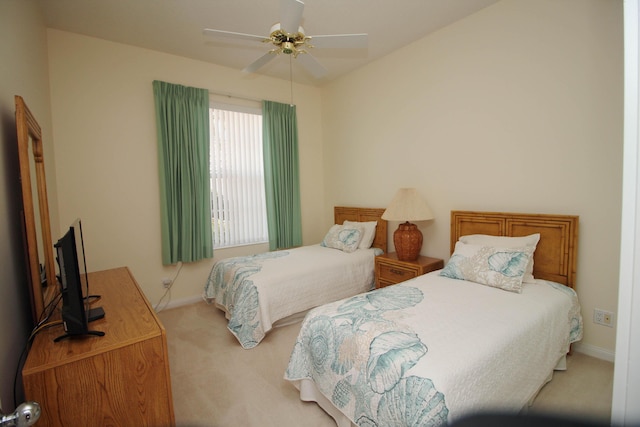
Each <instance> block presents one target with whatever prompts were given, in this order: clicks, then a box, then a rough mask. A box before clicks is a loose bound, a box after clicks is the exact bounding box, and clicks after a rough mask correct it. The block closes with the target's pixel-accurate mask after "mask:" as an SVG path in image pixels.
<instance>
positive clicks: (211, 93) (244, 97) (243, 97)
mask: <svg viewBox="0 0 640 427" xmlns="http://www.w3.org/2000/svg"><path fill="white" fill-rule="evenodd" d="M209 94H210V95H218V96H226V97H227V98H236V99H243V100H245V101H253V102H262V101H263V100H262V99H258V98H250V97H247V96H240V95H234V94H232V93H225V92H216V91H213V90H210V91H209Z"/></svg>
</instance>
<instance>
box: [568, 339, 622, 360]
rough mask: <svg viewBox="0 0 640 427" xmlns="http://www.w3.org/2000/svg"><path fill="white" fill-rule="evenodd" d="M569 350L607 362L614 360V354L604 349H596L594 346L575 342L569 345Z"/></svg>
mask: <svg viewBox="0 0 640 427" xmlns="http://www.w3.org/2000/svg"><path fill="white" fill-rule="evenodd" d="M571 349H572V350H574V351H577V352H578V353H582V354H586V355H587V356H591V357H595V358H596V359H602V360H606V361H607V362H614V361H615V358H616V354H615V352H613V351H611V350H607V349H605V348H601V347H596V346H595V345H590V344H583V343H580V342H577V343H573V344H571Z"/></svg>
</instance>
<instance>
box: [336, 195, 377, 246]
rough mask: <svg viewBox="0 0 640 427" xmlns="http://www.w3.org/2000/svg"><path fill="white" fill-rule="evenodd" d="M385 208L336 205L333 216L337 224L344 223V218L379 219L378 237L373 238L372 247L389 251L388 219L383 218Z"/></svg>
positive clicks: (352, 219) (362, 220) (363, 220)
mask: <svg viewBox="0 0 640 427" xmlns="http://www.w3.org/2000/svg"><path fill="white" fill-rule="evenodd" d="M384 211H385V209H384V208H352V207H344V206H335V207H334V208H333V218H334V223H335V224H342V222H343V221H344V220H348V221H358V222H367V221H377V222H378V225H377V226H376V237H375V238H374V239H373V244H372V245H371V247H372V248H380V249H382V250H383V251H384V252H385V253H386V252H387V221H386V220H384V219H382V218H381V217H382V214H383V213H384Z"/></svg>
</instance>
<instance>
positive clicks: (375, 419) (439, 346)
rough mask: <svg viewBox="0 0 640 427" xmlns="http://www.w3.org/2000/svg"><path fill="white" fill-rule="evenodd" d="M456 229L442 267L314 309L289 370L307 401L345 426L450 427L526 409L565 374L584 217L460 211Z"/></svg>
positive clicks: (574, 326)
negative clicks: (446, 426) (559, 374)
mask: <svg viewBox="0 0 640 427" xmlns="http://www.w3.org/2000/svg"><path fill="white" fill-rule="evenodd" d="M451 230H452V233H451V248H452V252H453V255H452V257H451V259H450V260H449V262H448V263H447V265H446V266H445V268H444V269H443V270H440V271H435V272H432V273H428V274H426V275H423V276H420V277H417V278H415V279H412V280H409V281H406V282H403V283H400V284H397V285H394V286H390V287H386V288H383V289H379V290H376V291H374V292H369V293H366V294H361V295H357V296H354V297H351V298H347V299H344V300H341V301H337V302H334V303H331V304H327V305H324V306H322V307H318V308H316V309H314V310H312V311H310V312H309V314H308V315H307V316H306V318H305V320H304V322H303V324H302V327H301V330H300V333H299V335H298V338H297V341H296V343H295V346H294V348H293V351H292V354H291V358H290V361H289V365H288V367H287V370H286V373H285V379H287V380H289V381H291V382H292V383H293V384H294V385H295V386H296V387H297V388H298V389H299V390H300V398H301V399H302V400H305V401H315V402H317V403H318V404H319V405H320V406H321V407H322V408H323V409H324V410H325V411H326V412H328V413H329V414H330V415H331V416H332V417H333V418H334V419H335V420H336V423H337V424H338V425H339V426H350V425H352V424H355V425H361V426H391V425H393V426H417V425H443V424H447V423H452V422H455V421H456V420H459V419H461V418H463V417H465V416H470V415H473V414H475V413H478V412H482V411H487V410H492V411H505V412H518V411H520V410H521V409H522V408H523V407H526V406H527V404H528V403H529V402H530V401H532V400H533V399H534V398H535V396H536V394H537V392H538V391H539V390H540V388H541V387H542V386H543V385H544V384H545V383H546V382H547V381H549V380H550V379H551V375H552V373H553V370H554V369H563V368H564V360H565V356H566V354H567V352H568V351H569V347H570V343H572V342H575V341H577V340H579V339H581V337H582V319H581V317H580V307H579V305H578V301H577V297H576V294H575V292H574V291H573V289H572V287H573V285H574V283H575V266H576V242H577V230H578V218H577V217H574V216H551V215H514V214H502V213H482V212H455V211H454V212H452V215H451ZM486 235H492V236H503V237H500V238H494V237H488V236H486ZM538 235H539V236H538ZM509 236H518V237H509ZM525 236H528V237H525ZM474 246H475V248H474ZM531 246H533V247H535V250H532V249H531ZM531 252H533V254H534V256H533V266H532V267H533V271H532V276H533V277H527V278H526V279H525V275H526V274H527V268H529V267H531V265H530V264H529V261H530V258H527V256H526V255H527V254H529V255H530V254H531ZM505 257H506V258H507V259H508V261H506V262H505ZM478 260H482V261H483V262H481V263H478V262H477V261H478ZM483 263H484V264H485V265H486V264H487V263H488V264H490V265H492V267H491V272H489V273H487V271H483V269H482V268H480V267H478V266H479V265H480V264H483ZM497 272H500V274H501V276H502V277H501V278H496V277H493V273H497ZM447 276H448V277H447ZM452 277H456V278H452ZM514 277H515V279H514ZM476 280H477V281H476ZM523 280H525V282H523ZM514 282H515V284H514ZM517 282H520V285H519V286H516V285H517Z"/></svg>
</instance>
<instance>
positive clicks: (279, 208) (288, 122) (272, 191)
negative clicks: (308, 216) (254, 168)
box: [262, 101, 302, 250]
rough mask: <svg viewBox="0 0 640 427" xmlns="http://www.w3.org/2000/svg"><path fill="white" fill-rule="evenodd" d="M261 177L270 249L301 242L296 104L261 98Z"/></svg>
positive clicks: (292, 245) (296, 244)
mask: <svg viewBox="0 0 640 427" xmlns="http://www.w3.org/2000/svg"><path fill="white" fill-rule="evenodd" d="M262 139H263V144H264V181H265V193H266V194H265V195H266V201H267V227H268V230H269V249H270V250H276V249H283V248H290V247H294V246H300V245H301V244H302V220H301V214H300V172H299V166H298V122H297V119H296V107H295V106H294V105H289V104H281V103H278V102H273V101H263V102H262Z"/></svg>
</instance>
